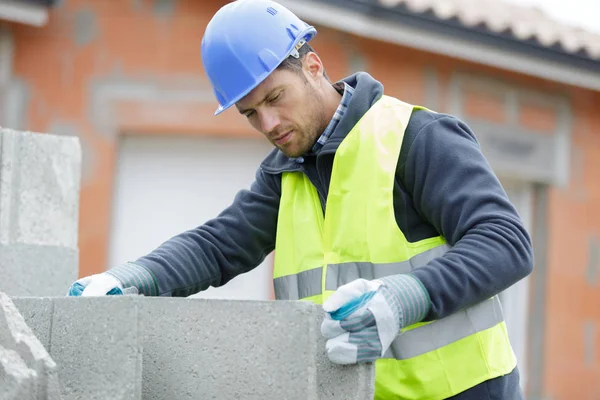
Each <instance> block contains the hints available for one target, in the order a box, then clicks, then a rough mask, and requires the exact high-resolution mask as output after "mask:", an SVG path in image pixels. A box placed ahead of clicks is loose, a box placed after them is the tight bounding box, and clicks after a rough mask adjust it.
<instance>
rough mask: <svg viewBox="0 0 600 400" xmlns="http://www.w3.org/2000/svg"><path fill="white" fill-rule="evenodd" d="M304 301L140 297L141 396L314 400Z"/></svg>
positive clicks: (311, 311)
mask: <svg viewBox="0 0 600 400" xmlns="http://www.w3.org/2000/svg"><path fill="white" fill-rule="evenodd" d="M315 318H316V309H315V308H314V307H313V306H312V305H310V304H307V303H299V302H298V303H283V302H261V301H258V302H255V301H224V300H207V299H197V298H187V299H165V298H154V299H152V298H149V299H145V300H144V312H143V318H142V321H143V327H144V328H143V329H144V363H143V365H144V373H143V375H144V381H143V397H144V399H152V400H166V399H173V398H178V399H197V398H206V399H213V398H215V399H216V398H219V399H246V400H252V399H261V400H269V399H282V398H285V399H289V400H293V399H298V400H300V399H302V400H313V399H318V393H317V387H316V357H315V355H316V353H317V351H318V350H317V334H318V331H316V329H315V324H314V320H315Z"/></svg>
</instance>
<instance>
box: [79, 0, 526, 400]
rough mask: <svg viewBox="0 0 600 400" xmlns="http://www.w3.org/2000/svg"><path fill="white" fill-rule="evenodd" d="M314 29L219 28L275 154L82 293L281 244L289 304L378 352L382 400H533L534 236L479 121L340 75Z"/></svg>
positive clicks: (172, 284) (157, 287)
mask: <svg viewBox="0 0 600 400" xmlns="http://www.w3.org/2000/svg"><path fill="white" fill-rule="evenodd" d="M315 34H316V30H315V29H314V28H313V27H311V26H309V25H307V24H306V23H304V22H303V21H301V20H299V19H298V18H297V17H296V16H295V15H294V14H292V13H291V12H290V11H289V10H287V9H285V8H284V7H282V6H281V5H279V4H277V3H274V2H272V1H269V0H240V1H236V2H234V3H230V4H227V5H226V6H224V7H223V8H222V9H221V10H219V12H217V14H216V15H215V16H214V17H213V19H212V20H211V21H210V23H209V25H208V26H207V28H206V32H205V35H204V38H203V42H202V60H203V63H204V67H205V70H206V72H207V75H208V77H209V80H210V81H211V84H212V85H213V89H214V92H215V95H216V97H217V100H218V102H219V107H218V109H217V111H216V113H215V114H220V113H221V112H223V111H224V110H226V109H228V108H229V107H232V106H234V105H235V107H236V108H237V109H238V111H239V112H240V113H241V114H242V115H244V116H245V117H246V118H247V119H248V121H249V123H250V124H251V125H252V126H253V127H254V128H255V129H257V130H259V131H260V132H262V133H263V134H264V135H265V137H266V138H267V139H268V140H269V141H271V142H272V143H273V144H274V146H275V147H276V148H275V149H274V150H273V152H272V153H271V154H270V155H269V156H268V157H267V158H266V159H265V160H264V161H263V163H262V164H261V165H260V168H258V171H257V173H256V180H255V182H254V183H253V184H252V186H251V188H250V189H249V190H242V191H240V192H239V194H238V195H237V196H236V198H235V200H234V202H233V204H232V205H231V206H229V207H228V208H226V209H225V210H224V211H223V212H222V213H221V214H220V215H219V216H217V217H216V218H214V219H212V220H211V221H209V222H207V223H206V224H204V225H202V226H200V227H198V228H196V229H193V230H190V231H188V232H184V233H182V234H180V235H178V236H175V237H173V238H171V239H170V240H168V241H166V242H165V243H163V244H162V245H161V246H159V247H158V248H157V249H156V250H154V251H153V252H151V253H150V254H148V255H146V256H143V257H141V258H140V259H138V260H136V261H135V262H131V263H127V264H125V265H121V266H117V267H115V268H113V269H111V270H109V271H107V272H105V273H102V274H98V275H93V276H90V277H86V278H83V279H81V280H79V281H77V282H76V283H75V284H74V285H73V286H72V287H71V294H73V295H77V294H80V293H81V291H82V290H83V295H90V296H94V295H106V294H122V293H139V294H143V295H146V296H189V295H191V294H194V293H196V292H199V291H201V290H204V289H207V288H208V287H209V286H221V285H224V284H226V283H227V282H228V281H229V280H231V279H232V278H234V277H235V276H237V275H239V274H242V273H245V272H247V271H249V270H251V269H253V268H254V267H256V266H257V265H259V264H260V263H261V262H262V260H263V259H264V258H265V256H266V255H267V254H269V253H271V252H272V251H273V250H275V251H276V258H275V269H274V286H275V293H276V297H277V298H278V299H291V300H306V301H314V302H315V303H318V304H323V309H324V310H325V311H326V318H325V320H324V322H323V325H322V327H321V328H322V329H321V330H322V333H323V335H324V336H325V337H326V338H327V339H328V341H327V354H328V355H329V358H330V359H331V361H333V362H335V363H339V364H352V363H361V362H373V361H374V362H375V365H376V393H375V397H376V398H378V399H397V398H402V399H445V398H454V399H520V398H521V394H520V390H519V376H518V369H517V366H516V364H517V363H516V359H515V356H514V354H513V351H512V349H511V346H510V343H509V340H508V336H507V332H506V327H505V324H504V322H503V317H502V312H501V308H500V304H499V301H498V297H497V296H496V295H497V294H498V293H499V292H500V291H502V290H504V289H506V288H507V287H509V286H511V285H513V284H514V283H516V282H517V281H519V280H520V279H522V278H524V277H525V276H527V275H528V274H529V273H530V272H531V269H532V263H533V261H532V260H533V255H532V248H531V243H530V238H529V236H528V234H527V232H526V231H525V229H524V228H523V225H522V222H521V221H520V219H519V216H518V215H517V212H516V210H515V208H514V207H513V206H512V205H511V203H510V201H509V200H508V198H507V196H506V193H505V192H504V190H503V188H502V186H501V185H500V182H499V181H498V179H497V178H496V176H495V175H494V173H493V172H492V170H491V168H490V166H489V165H488V163H487V162H486V159H485V158H484V156H483V155H482V153H481V150H480V148H479V145H478V143H477V141H476V139H475V137H474V135H473V133H472V132H471V131H470V130H469V128H468V127H467V126H466V125H465V124H464V123H462V122H461V121H459V120H457V119H456V118H454V117H452V116H449V115H443V114H437V113H434V112H431V111H429V110H426V109H423V108H422V107H415V106H411V105H408V104H406V103H403V102H401V101H400V100H397V99H394V98H391V97H388V96H386V95H384V89H383V86H382V85H381V84H380V83H379V82H378V81H376V80H375V79H374V78H373V77H371V76H370V75H369V74H367V73H357V74H354V75H352V76H350V77H347V78H345V79H344V80H342V81H339V82H337V83H335V84H331V83H330V81H329V79H328V77H327V75H326V73H325V68H324V66H323V63H322V61H321V59H320V58H319V56H318V55H317V54H316V52H314V51H313V49H312V48H311V47H310V46H309V45H308V43H307V42H308V41H310V40H311V39H312V38H313V37H314V35H315Z"/></svg>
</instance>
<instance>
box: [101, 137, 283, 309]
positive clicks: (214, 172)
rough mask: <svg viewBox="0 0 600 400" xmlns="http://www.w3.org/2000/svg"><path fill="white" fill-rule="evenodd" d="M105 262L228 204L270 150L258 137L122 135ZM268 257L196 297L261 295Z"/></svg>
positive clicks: (267, 284)
mask: <svg viewBox="0 0 600 400" xmlns="http://www.w3.org/2000/svg"><path fill="white" fill-rule="evenodd" d="M119 147H120V148H119V159H118V170H117V174H116V181H115V191H114V199H113V211H112V232H111V236H110V252H109V266H108V267H112V266H116V265H119V264H121V263H123V262H126V261H132V260H135V259H137V258H138V257H139V256H142V255H144V254H146V253H148V252H150V251H152V250H153V249H154V248H156V247H157V246H158V245H160V244H161V243H162V242H163V241H165V240H166V239H168V238H170V237H172V236H174V235H176V234H178V233H181V232H183V231H185V230H187V229H191V228H194V227H196V226H198V225H200V224H202V223H203V222H205V221H207V220H208V219H210V218H212V217H214V216H216V215H217V214H218V213H219V212H220V211H221V210H222V209H223V208H225V207H226V206H228V205H229V204H231V201H232V200H233V198H234V196H235V194H236V193H237V191H238V190H239V189H241V188H247V187H249V186H250V183H251V182H252V181H253V179H254V174H255V171H256V168H257V167H258V165H259V164H260V162H261V161H262V159H263V158H264V156H265V155H266V154H267V153H268V152H269V151H270V150H271V145H270V144H269V143H268V142H267V141H266V139H265V140H261V139H230V138H229V139H227V138H217V137H176V136H170V135H169V136H166V135H165V136H152V137H148V136H143V137H141V136H124V137H122V140H121V141H120V146H119ZM271 271H272V258H271V257H268V258H267V260H265V262H263V264H261V265H260V266H259V267H258V268H256V269H255V270H253V271H251V272H249V273H247V274H243V275H240V276H238V277H237V278H235V279H234V280H232V281H231V282H229V283H228V284H227V285H225V286H223V287H220V288H209V289H208V290H207V291H205V292H202V293H200V294H198V295H197V296H198V297H212V298H235V299H256V300H261V299H268V298H269V297H270V295H271V292H272V275H271Z"/></svg>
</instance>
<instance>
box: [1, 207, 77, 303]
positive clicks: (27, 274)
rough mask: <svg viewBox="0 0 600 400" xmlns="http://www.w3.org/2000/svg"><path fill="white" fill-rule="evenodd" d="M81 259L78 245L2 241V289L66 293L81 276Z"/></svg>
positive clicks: (24, 293) (25, 293) (14, 292)
mask: <svg viewBox="0 0 600 400" xmlns="http://www.w3.org/2000/svg"><path fill="white" fill-rule="evenodd" d="M1 212H2V211H1V210H0V213H1ZM78 260H79V252H78V250H77V249H74V248H68V247H60V246H41V245H30V244H22V243H13V244H2V243H0V276H2V279H0V291H2V292H4V293H6V294H7V295H9V296H39V297H48V296H64V295H66V294H67V291H68V290H69V287H70V286H71V284H72V283H73V282H74V281H75V280H76V279H77V275H78V264H79V262H78Z"/></svg>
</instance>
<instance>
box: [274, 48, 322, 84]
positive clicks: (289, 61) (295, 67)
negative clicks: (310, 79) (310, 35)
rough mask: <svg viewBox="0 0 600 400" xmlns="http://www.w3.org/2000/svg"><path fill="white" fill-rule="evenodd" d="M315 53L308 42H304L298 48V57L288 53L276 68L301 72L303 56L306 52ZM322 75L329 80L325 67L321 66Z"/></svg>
mask: <svg viewBox="0 0 600 400" xmlns="http://www.w3.org/2000/svg"><path fill="white" fill-rule="evenodd" d="M310 52H312V53H315V54H316V53H317V52H316V51H315V50H314V49H313V48H312V46H311V45H310V44H308V43H304V44H303V45H302V46H301V47H300V48H299V49H298V54H299V56H298V58H296V57H294V56H292V55H290V56H288V57H287V58H286V59H285V60H283V61H282V62H281V64H279V66H278V67H277V69H287V70H290V71H293V72H296V73H301V72H302V61H303V60H304V57H306V55H307V54H308V53H310ZM323 76H325V79H327V80H329V77H328V76H327V72H326V71H325V68H323Z"/></svg>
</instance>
